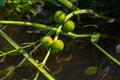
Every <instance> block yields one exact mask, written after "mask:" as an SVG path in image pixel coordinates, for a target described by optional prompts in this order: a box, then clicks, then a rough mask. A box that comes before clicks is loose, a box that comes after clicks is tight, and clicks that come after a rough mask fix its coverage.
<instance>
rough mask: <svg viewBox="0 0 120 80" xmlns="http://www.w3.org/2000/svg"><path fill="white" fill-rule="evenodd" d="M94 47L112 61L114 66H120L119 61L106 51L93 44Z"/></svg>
mask: <svg viewBox="0 0 120 80" xmlns="http://www.w3.org/2000/svg"><path fill="white" fill-rule="evenodd" d="M93 45H94V46H96V47H97V48H98V49H99V50H100V51H101V52H103V53H104V54H105V55H106V56H107V57H108V58H110V59H111V60H112V61H114V62H115V63H116V64H118V65H119V66H120V61H118V60H117V59H116V58H114V57H113V56H111V55H110V54H109V53H108V52H107V51H105V50H104V49H103V48H101V47H100V46H99V45H98V44H96V43H93Z"/></svg>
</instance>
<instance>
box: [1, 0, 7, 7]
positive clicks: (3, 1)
mask: <svg viewBox="0 0 120 80" xmlns="http://www.w3.org/2000/svg"><path fill="white" fill-rule="evenodd" d="M5 3H6V0H0V8H1V7H3V6H4V5H5Z"/></svg>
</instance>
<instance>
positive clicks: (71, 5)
mask: <svg viewBox="0 0 120 80" xmlns="http://www.w3.org/2000/svg"><path fill="white" fill-rule="evenodd" d="M58 1H60V2H61V3H62V4H64V5H65V6H67V7H68V8H70V9H71V10H73V11H75V10H78V9H79V8H77V7H76V6H75V5H73V4H72V3H71V2H70V1H68V0H58Z"/></svg>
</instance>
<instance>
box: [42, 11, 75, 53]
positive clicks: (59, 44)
mask: <svg viewBox="0 0 120 80" xmlns="http://www.w3.org/2000/svg"><path fill="white" fill-rule="evenodd" d="M65 18H66V14H65V12H63V11H61V10H58V11H56V13H55V15H54V21H55V22H56V23H61V24H62V30H63V31H66V32H69V31H73V30H74V28H75V24H74V22H73V21H72V20H67V21H65ZM42 45H43V47H45V48H48V47H49V48H51V51H52V52H54V53H56V52H58V51H61V50H63V48H64V43H63V41H62V40H60V39H58V40H53V39H52V38H51V37H50V36H45V37H43V39H42Z"/></svg>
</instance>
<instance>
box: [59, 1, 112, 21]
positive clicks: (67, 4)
mask: <svg viewBox="0 0 120 80" xmlns="http://www.w3.org/2000/svg"><path fill="white" fill-rule="evenodd" d="M59 2H61V3H62V4H64V5H65V6H66V7H68V8H69V9H71V10H72V11H76V10H81V9H80V8H78V7H76V6H75V5H74V4H73V3H72V2H70V1H68V0H59ZM94 15H95V16H96V17H98V18H102V19H105V20H110V19H111V18H109V17H106V16H103V15H100V14H98V13H96V12H94Z"/></svg>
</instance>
